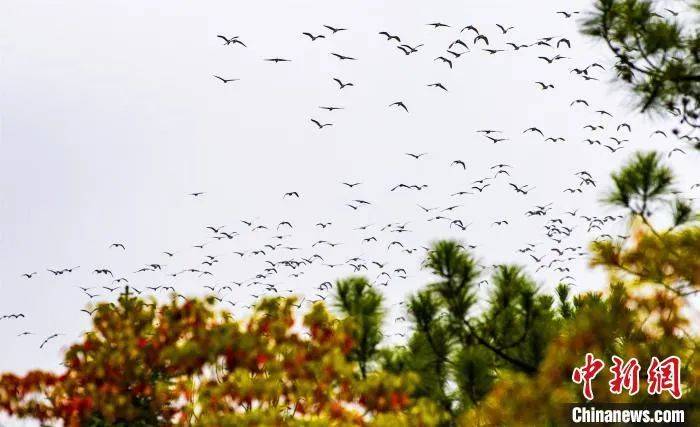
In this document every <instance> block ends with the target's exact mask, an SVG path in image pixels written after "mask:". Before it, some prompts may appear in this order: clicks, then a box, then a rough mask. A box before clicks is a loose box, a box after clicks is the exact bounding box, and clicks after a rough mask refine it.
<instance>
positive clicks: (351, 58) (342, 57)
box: [331, 52, 357, 61]
mask: <svg viewBox="0 0 700 427" xmlns="http://www.w3.org/2000/svg"><path fill="white" fill-rule="evenodd" d="M331 55H333V56H335V57H336V58H338V59H340V60H341V61H343V60H346V59H347V60H349V61H356V60H357V58H353V57H351V56H345V55H341V54H339V53H334V52H331Z"/></svg>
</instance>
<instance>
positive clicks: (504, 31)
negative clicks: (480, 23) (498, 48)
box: [496, 24, 515, 34]
mask: <svg viewBox="0 0 700 427" xmlns="http://www.w3.org/2000/svg"><path fill="white" fill-rule="evenodd" d="M496 26H497V27H498V28H500V29H501V31H502V32H503V34H506V33H507V32H508V31H510V30H512V29H513V28H515V27H508V28H505V27H504V26H503V25H501V24H496Z"/></svg>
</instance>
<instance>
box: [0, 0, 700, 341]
mask: <svg viewBox="0 0 700 427" xmlns="http://www.w3.org/2000/svg"><path fill="white" fill-rule="evenodd" d="M578 13H579V12H577V11H557V12H556V14H557V15H559V16H560V17H561V19H571V18H572V17H575V16H576V15H577V14H578ZM669 13H670V12H669ZM427 25H428V26H429V27H430V28H431V29H434V30H435V31H449V32H452V33H454V37H453V38H454V40H453V41H451V42H450V43H449V44H448V45H447V46H443V47H441V48H440V49H441V53H440V54H437V55H435V56H433V55H430V56H428V55H427V54H425V52H426V51H428V47H426V46H424V44H421V43H409V42H408V41H407V39H408V37H406V36H404V35H403V34H401V35H399V34H394V33H392V32H390V31H385V30H381V31H378V32H377V37H382V38H384V39H385V41H386V43H389V44H391V45H393V46H394V47H395V52H396V53H397V54H399V55H405V56H411V55H424V56H426V60H427V61H433V62H435V63H437V64H438V65H436V66H444V67H447V68H448V69H451V70H457V69H459V67H460V60H461V58H462V57H463V56H465V55H479V54H482V55H483V54H488V55H512V54H518V55H533V56H534V57H536V58H537V59H540V60H541V64H542V66H545V67H551V66H557V64H560V63H565V61H569V60H571V58H570V57H569V56H567V54H568V52H570V49H571V48H572V42H571V40H570V39H569V38H566V37H561V36H549V35H544V36H542V37H540V38H538V39H536V40H530V41H522V40H516V38H515V37H513V36H512V34H513V33H514V32H515V31H514V30H515V27H513V26H509V25H503V24H493V25H491V26H489V27H485V26H479V27H477V26H475V25H467V26H464V27H453V26H452V25H451V24H447V23H442V22H432V23H428V24H427ZM320 28H322V30H320V31H304V32H301V33H300V37H302V38H305V39H308V42H310V43H319V42H320V41H321V40H326V41H327V42H331V41H332V39H333V38H334V37H338V36H339V35H340V34H342V33H343V32H348V31H352V30H351V29H349V28H343V27H340V26H336V25H322V26H321V27H320ZM572 28H573V29H574V31H575V28H576V27H575V26H573V27H572ZM216 37H217V38H218V39H220V40H221V41H222V46H223V48H226V49H246V48H248V45H249V41H248V40H246V39H245V38H244V37H241V36H229V35H217V36H216ZM328 54H329V55H332V56H333V57H335V58H337V60H338V61H361V60H362V58H361V57H359V56H354V55H353V56H351V55H348V54H344V53H339V52H337V51H335V50H332V49H331V50H330V51H329V53H328ZM298 59H299V58H289V57H281V56H274V55H273V56H269V57H265V58H262V60H264V61H265V62H270V63H272V64H277V65H279V66H283V65H282V64H284V63H288V62H291V61H296V60H298ZM605 71H606V67H605V66H604V65H601V64H600V63H597V62H591V63H587V64H584V65H582V66H578V67H565V68H562V69H561V72H560V74H561V75H562V78H575V79H581V80H583V81H598V80H599V79H601V76H602V73H603V72H605ZM213 78H214V79H216V80H218V81H220V82H221V84H225V85H229V84H244V83H245V82H244V81H243V80H242V79H239V78H237V77H232V76H221V75H218V74H216V75H214V76H213ZM330 80H331V81H333V82H335V84H336V85H337V90H338V91H339V92H344V91H348V90H352V88H353V87H354V86H356V85H357V84H358V82H355V81H352V80H347V79H341V78H339V77H335V76H330ZM426 85H427V87H429V88H431V89H434V90H437V91H440V92H444V93H445V94H448V93H449V92H450V91H449V85H448V84H447V82H444V81H434V82H428V83H426ZM532 85H534V86H535V87H537V88H539V89H540V90H541V91H543V92H547V91H551V90H554V89H555V88H557V87H558V83H557V82H550V81H533V82H532ZM567 102H568V105H562V108H569V109H571V111H572V114H574V115H580V116H581V117H587V118H588V120H584V121H583V122H582V123H581V129H583V130H584V131H585V132H586V133H587V137H586V138H585V139H583V140H580V141H578V140H577V141H574V140H571V139H570V138H569V137H568V136H567V135H559V134H554V133H552V132H548V130H547V129H546V128H544V127H542V126H538V125H527V126H524V127H523V129H522V132H521V133H520V134H513V133H512V132H511V133H509V132H507V131H505V130H502V129H495V128H483V129H481V128H478V129H474V130H473V131H474V135H475V136H476V137H477V138H479V141H482V142H483V144H484V145H482V146H480V147H481V148H479V149H484V150H488V149H489V148H490V147H491V146H492V145H495V144H508V143H509V142H510V141H512V140H514V139H515V138H516V137H517V138H519V139H531V140H532V141H538V140H539V141H541V142H542V143H549V144H568V143H577V144H585V145H590V146H591V147H594V148H599V149H600V150H601V153H602V154H607V155H610V156H613V155H616V154H617V153H618V152H620V151H623V150H624V151H626V152H628V153H629V152H631V150H627V148H628V147H629V146H630V144H632V142H631V141H632V136H633V131H634V129H633V125H632V124H630V123H626V122H622V121H618V120H617V119H616V118H615V116H614V114H612V113H611V112H609V111H607V110H606V109H605V108H603V107H600V106H594V105H595V103H594V102H593V101H591V100H589V99H586V98H584V97H576V98H575V99H571V100H570V101H567ZM345 108H346V107H345V106H338V105H322V106H319V109H320V110H323V111H325V112H326V113H327V114H330V115H331V116H330V117H333V115H335V114H342V113H341V112H342V111H343V110H344V109H345ZM386 108H387V109H391V110H396V111H397V112H400V113H404V114H412V113H411V104H410V103H409V102H408V101H407V100H404V99H396V100H394V101H393V102H391V103H387V104H386ZM308 123H309V126H313V127H316V128H318V131H319V132H323V131H325V129H326V128H328V127H331V126H334V123H333V121H332V119H326V116H323V117H319V116H316V115H314V116H313V117H309V122H308ZM636 137H637V138H639V136H638V135H637V136H636ZM648 137H649V138H653V139H654V140H656V139H658V140H659V141H658V142H659V144H660V145H661V146H663V145H664V143H662V142H661V140H667V141H669V142H671V141H672V140H673V138H674V137H676V141H675V142H674V144H676V145H673V147H672V148H671V149H670V150H668V152H667V156H668V157H669V158H670V157H675V156H678V155H687V154H688V153H687V152H686V151H685V150H684V149H683V147H684V146H683V145H678V144H682V143H697V142H698V141H700V138H698V137H697V136H694V135H692V134H687V135H680V136H679V135H674V134H671V133H670V132H666V131H664V130H661V129H659V130H655V131H654V132H653V133H651V134H650V135H648ZM665 144H666V145H668V143H665ZM431 154H432V153H430V152H420V153H412V152H405V153H397V159H396V160H397V161H399V160H403V161H408V162H426V161H430V158H431ZM401 157H403V159H401ZM479 166H481V169H479ZM444 167H445V168H449V169H454V170H456V171H462V172H464V173H466V172H470V173H475V174H476V173H478V175H474V176H472V177H471V178H473V179H470V180H469V181H466V182H465V183H464V184H463V188H461V189H459V191H456V192H444V195H443V199H444V203H442V204H440V205H437V206H425V205H424V203H423V202H422V194H424V193H426V192H428V191H433V192H440V191H442V189H434V188H433V187H431V185H430V184H429V183H427V182H421V180H420V179H419V178H416V181H413V182H388V183H385V187H386V189H385V192H386V195H387V197H389V195H391V194H392V193H393V194H398V193H405V196H404V197H407V198H410V199H411V200H413V201H414V203H413V204H414V205H415V210H414V212H412V213H410V215H412V216H411V218H410V219H408V220H400V221H395V222H390V223H383V224H350V225H348V224H338V223H337V222H336V221H334V220H332V219H322V220H314V219H311V218H309V220H308V223H306V224H298V223H294V222H292V221H289V220H285V219H280V220H279V221H275V222H261V221H258V220H257V219H256V218H240V219H237V220H235V221H232V223H230V224H225V225H224V224H206V225H202V226H201V240H200V241H198V242H191V243H190V244H189V245H187V247H183V248H180V249H177V250H173V249H170V248H163V250H162V251H161V253H160V254H154V256H153V257H152V259H150V260H147V261H145V262H139V263H136V264H135V265H134V267H133V269H130V270H116V269H114V268H113V267H111V266H109V265H93V266H90V267H82V266H58V267H55V266H49V267H43V268H39V267H37V268H36V271H31V272H18V273H17V276H18V277H21V278H22V280H26V281H34V280H37V278H41V277H48V278H49V279H50V280H59V279H60V278H62V277H69V278H70V277H72V276H73V275H74V274H76V273H78V272H83V273H84V274H83V276H81V277H82V279H83V280H86V281H87V283H86V284H81V285H80V286H76V289H75V291H76V293H78V294H79V295H82V296H83V297H84V298H85V301H86V302H88V303H89V304H88V306H94V303H97V302H98V301H101V300H105V299H108V298H114V297H115V296H117V295H119V294H120V293H122V292H124V291H125V290H126V289H127V287H128V290H129V292H131V293H134V294H137V295H141V296H148V295H157V296H161V297H166V296H168V295H172V294H174V295H176V297H177V298H180V299H183V300H186V299H187V298H188V296H186V295H185V292H183V291H182V288H181V286H180V284H182V283H190V284H191V283H197V284H198V285H199V286H201V292H202V293H206V294H211V295H213V296H214V298H215V299H216V300H217V301H218V303H219V304H221V306H222V307H227V308H229V309H234V310H238V309H239V308H240V309H250V308H251V307H252V306H253V304H254V302H255V301H256V300H258V299H259V298H262V297H264V296H269V295H290V294H296V295H300V296H301V297H302V298H301V300H300V301H299V304H298V307H300V308H301V307H302V306H304V305H306V304H310V303H313V302H315V301H323V300H327V299H328V298H329V296H330V295H331V293H332V291H333V287H334V284H333V282H334V280H335V279H337V278H340V277H345V276H347V275H351V274H361V275H365V276H368V277H369V278H370V279H371V282H372V285H373V286H376V287H378V288H380V289H382V288H385V287H395V286H402V283H404V282H405V281H407V280H408V279H409V278H412V277H415V276H414V273H415V272H416V271H417V270H419V268H420V259H422V258H423V257H424V256H425V254H426V251H429V250H430V249H429V248H428V247H426V246H422V245H421V243H420V242H416V241H415V240H413V239H410V238H409V236H410V234H411V232H412V231H413V230H414V229H415V228H417V227H418V226H419V225H420V224H426V223H431V224H437V225H439V226H440V227H442V229H443V230H444V231H445V232H446V233H451V234H452V235H455V236H457V237H461V236H464V234H463V233H464V232H466V231H467V230H468V229H470V228H474V227H481V228H490V229H493V230H496V229H501V228H505V227H509V226H511V225H512V222H513V218H514V217H516V216H522V217H525V218H527V219H528V220H534V219H538V220H540V221H541V227H542V228H541V235H540V237H541V238H540V239H539V240H538V241H530V242H523V244H522V245H521V246H520V248H518V254H517V255H518V256H520V258H518V260H519V262H521V263H523V264H528V266H529V267H532V269H533V270H534V272H535V273H539V272H548V273H551V274H553V275H554V281H555V282H556V283H568V284H570V285H573V286H575V285H576V277H575V275H574V269H575V266H576V265H581V264H582V263H584V262H585V260H586V257H587V252H586V243H587V242H588V241H590V240H591V239H618V238H624V237H626V236H624V235H619V234H617V233H616V232H615V231H614V230H616V229H617V230H620V229H622V227H613V225H615V224H618V225H622V224H621V222H624V220H625V217H624V216H623V215H620V214H614V215H608V214H601V213H597V212H596V207H595V206H590V205H585V206H579V207H577V208H576V209H562V208H560V207H559V205H558V203H556V202H555V201H548V202H546V203H538V202H535V201H533V202H532V203H531V208H530V209H528V210H526V211H524V212H514V211H513V212H504V213H503V214H502V216H499V217H496V218H493V221H491V223H490V224H474V223H472V222H470V221H469V220H468V219H467V217H468V215H469V208H468V206H467V205H466V202H465V200H469V203H470V204H471V205H476V206H479V199H480V197H482V196H483V195H484V194H488V193H490V192H498V193H500V194H503V195H505V196H506V197H522V198H528V197H529V195H530V193H531V192H532V191H533V190H535V189H537V188H538V187H537V185H535V184H534V183H527V182H523V181H522V180H521V179H520V178H519V176H518V165H517V164H506V163H495V164H490V165H473V164H471V163H470V161H469V160H468V159H465V158H454V159H452V160H451V162H449V163H448V164H445V165H444ZM477 171H480V172H477ZM606 179H607V177H605V176H594V173H593V172H592V171H589V170H584V169H581V170H573V171H571V173H570V175H569V176H568V177H559V178H558V182H560V183H561V188H560V190H559V192H560V193H559V194H552V195H548V196H550V197H551V198H552V199H554V198H557V199H559V198H562V197H576V195H578V194H581V193H584V192H590V191H600V188H599V184H600V183H601V180H602V182H603V183H604V184H607V181H606ZM337 181H338V184H337V185H338V187H339V188H342V189H343V190H344V191H346V192H347V201H346V203H345V207H346V208H347V209H348V210H349V211H351V212H355V211H360V210H365V209H381V208H379V207H376V206H377V204H379V203H377V202H375V201H371V200H367V199H366V198H363V197H362V196H361V190H362V188H363V186H364V185H365V183H364V182H360V181H343V180H342V179H338V180H337ZM697 188H700V183H699V184H693V186H692V187H691V188H690V189H689V191H693V190H695V189H697ZM184 197H187V198H189V199H190V200H189V201H188V202H190V203H206V200H207V198H209V197H215V195H212V194H210V193H209V192H207V191H204V190H203V191H196V192H191V193H189V194H186V195H185V196H184ZM278 197H279V198H280V199H282V200H285V203H293V202H294V201H297V200H298V203H303V201H304V198H305V193H304V189H301V188H299V189H286V190H285V189H282V190H281V191H280V192H279V196H278ZM524 200H529V199H524ZM406 215H409V214H408V213H406ZM343 225H345V226H349V227H351V228H352V230H353V236H354V238H353V240H347V239H344V241H339V240H336V239H334V237H333V236H334V234H333V231H334V229H335V228H337V227H340V226H343ZM303 227H306V228H313V229H314V230H315V232H317V233H318V234H319V235H320V237H319V238H318V239H316V240H314V241H309V242H306V243H304V244H301V243H294V242H295V240H294V235H295V232H296V231H297V230H298V229H299V228H303ZM243 236H247V237H251V236H252V238H253V239H254V240H255V241H257V242H258V244H257V245H256V246H255V247H249V248H244V247H241V246H240V245H239V244H238V241H239V240H240V239H241V237H243ZM463 241H464V240H463ZM464 246H465V248H468V249H478V246H479V245H476V244H468V243H464ZM369 247H373V248H375V249H376V248H379V249H376V252H375V253H377V252H381V253H384V254H385V255H384V257H380V258H377V257H368V256H365V255H363V253H364V252H365V250H366V248H369ZM336 248H339V249H343V248H344V249H345V250H346V251H349V252H346V253H349V255H347V256H344V257H342V258H340V256H339V255H338V252H337V250H336ZM105 250H106V251H113V253H114V254H115V256H116V255H119V256H125V254H128V253H129V250H130V244H129V243H127V242H121V241H117V242H106V243H105ZM192 254H195V256H196V258H197V261H196V262H190V261H189V259H191V258H187V257H185V255H187V256H188V257H189V256H192ZM400 255H406V256H412V257H413V258H410V259H412V260H413V264H408V263H399V262H396V260H397V259H400V258H399V256H400ZM185 259H187V261H185ZM401 259H403V258H401ZM236 260H238V262H243V263H247V264H250V265H252V264H255V265H259V269H258V271H256V272H255V274H254V275H251V276H250V277H230V276H228V275H222V274H220V271H221V268H220V267H221V265H223V264H229V263H233V262H235V261H236ZM482 267H483V269H484V270H488V269H489V268H490V267H491V266H490V265H482ZM311 272H315V274H317V275H322V276H324V278H325V279H324V280H320V281H318V283H310V284H309V283H307V285H306V286H307V288H306V289H301V288H300V287H299V286H296V283H298V281H305V276H306V275H309V274H310V273H311ZM88 273H89V275H87V274H88ZM297 279H298V281H297ZM480 285H483V286H488V280H486V279H485V280H482V282H480ZM402 304H403V303H402V302H397V303H395V304H393V305H392V307H394V308H398V309H401V307H400V306H401V305H402ZM396 306H399V307H396ZM0 307H1V305H0ZM93 313H94V309H92V308H84V309H81V310H80V315H82V316H92V315H93ZM395 314H396V315H395V316H394V317H393V320H394V322H393V325H392V326H393V327H394V328H395V329H397V331H396V333H395V334H392V335H396V336H399V337H403V336H404V335H405V333H404V331H403V329H402V326H401V325H402V324H403V322H405V321H406V317H407V316H406V315H405V313H395ZM32 315H34V314H33V313H21V312H11V313H5V314H0V324H1V323H5V322H13V325H14V326H16V328H15V329H16V336H17V337H18V339H30V338H31V337H33V336H36V337H37V347H39V348H46V347H48V345H49V344H50V343H51V342H52V341H54V340H55V339H56V338H58V337H60V336H62V335H64V334H66V333H67V332H66V331H60V332H59V331H50V330H45V331H38V330H26V329H24V328H23V327H22V322H23V321H24V320H26V318H27V317H30V316H32ZM10 345H11V344H10Z"/></svg>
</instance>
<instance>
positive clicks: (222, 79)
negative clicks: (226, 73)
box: [214, 75, 239, 83]
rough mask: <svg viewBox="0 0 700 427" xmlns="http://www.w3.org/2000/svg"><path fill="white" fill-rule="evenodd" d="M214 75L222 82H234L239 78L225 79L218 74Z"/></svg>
mask: <svg viewBox="0 0 700 427" xmlns="http://www.w3.org/2000/svg"><path fill="white" fill-rule="evenodd" d="M214 77H216V78H217V79H219V80H221V81H222V82H224V83H228V82H235V81H238V80H239V79H225V78H223V77H219V76H217V75H215V76H214Z"/></svg>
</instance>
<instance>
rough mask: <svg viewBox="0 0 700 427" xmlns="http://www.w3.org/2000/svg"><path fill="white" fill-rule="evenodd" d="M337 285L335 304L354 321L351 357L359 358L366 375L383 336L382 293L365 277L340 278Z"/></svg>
mask: <svg viewBox="0 0 700 427" xmlns="http://www.w3.org/2000/svg"><path fill="white" fill-rule="evenodd" d="M335 289H336V294H335V304H336V308H338V309H339V310H340V311H341V312H342V313H343V314H344V315H345V316H347V317H350V318H351V319H353V320H354V322H355V325H354V326H355V328H354V330H353V338H354V340H355V346H354V347H353V349H352V351H351V353H350V354H351V359H352V360H355V361H357V362H358V364H359V366H360V372H361V374H362V376H363V377H366V376H367V369H368V364H369V363H370V362H371V361H372V360H373V359H374V357H375V356H376V355H377V351H378V350H377V346H378V345H379V342H380V341H381V340H382V331H381V327H382V317H383V314H384V311H383V309H382V295H381V294H380V293H379V292H377V291H375V290H374V289H372V287H371V285H370V284H369V282H368V281H367V279H365V278H363V277H351V278H348V279H345V280H341V281H339V282H338V283H337V284H336V288H335Z"/></svg>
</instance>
